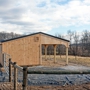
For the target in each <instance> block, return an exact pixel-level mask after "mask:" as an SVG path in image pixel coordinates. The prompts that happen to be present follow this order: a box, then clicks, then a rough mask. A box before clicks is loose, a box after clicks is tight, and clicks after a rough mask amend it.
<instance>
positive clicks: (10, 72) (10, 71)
mask: <svg viewBox="0 0 90 90" xmlns="http://www.w3.org/2000/svg"><path fill="white" fill-rule="evenodd" d="M10 62H11V58H9V82H12V67H11V64H10Z"/></svg>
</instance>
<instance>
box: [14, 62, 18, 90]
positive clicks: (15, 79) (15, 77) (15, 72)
mask: <svg viewBox="0 0 90 90" xmlns="http://www.w3.org/2000/svg"><path fill="white" fill-rule="evenodd" d="M15 64H16V62H14V65H15ZM14 90H17V68H15V67H14Z"/></svg>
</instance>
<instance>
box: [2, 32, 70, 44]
mask: <svg viewBox="0 0 90 90" xmlns="http://www.w3.org/2000/svg"><path fill="white" fill-rule="evenodd" d="M36 34H43V35H47V36H50V37H53V38H56V39H60V40H64V41H67V42H70V41H69V40H66V39H63V38H59V37H56V36H53V35H50V34H47V33H43V32H37V33H33V34H29V35H24V36H20V37H17V38H12V39H7V40H2V41H1V42H2V43H3V42H7V41H12V40H16V39H20V38H24V37H28V36H32V35H36Z"/></svg>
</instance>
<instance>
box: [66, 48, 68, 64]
mask: <svg viewBox="0 0 90 90" xmlns="http://www.w3.org/2000/svg"><path fill="white" fill-rule="evenodd" d="M66 65H68V47H66Z"/></svg>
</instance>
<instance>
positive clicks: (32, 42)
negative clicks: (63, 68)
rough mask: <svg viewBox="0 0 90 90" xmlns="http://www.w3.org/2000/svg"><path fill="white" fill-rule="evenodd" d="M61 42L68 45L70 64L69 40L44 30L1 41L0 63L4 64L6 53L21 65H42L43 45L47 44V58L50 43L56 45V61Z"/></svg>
mask: <svg viewBox="0 0 90 90" xmlns="http://www.w3.org/2000/svg"><path fill="white" fill-rule="evenodd" d="M59 44H63V45H65V46H66V64H68V47H69V41H68V40H66V39H62V38H58V37H55V36H52V35H49V34H46V33H43V32H38V33H33V34H30V35H25V36H21V37H17V38H13V39H9V40H3V41H1V43H0V63H1V64H3V62H4V61H3V58H2V54H3V53H6V54H8V55H10V57H11V59H12V61H13V62H17V64H18V65H20V66H31V65H42V45H44V46H45V58H46V56H47V47H48V45H53V46H54V62H56V46H57V45H59Z"/></svg>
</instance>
